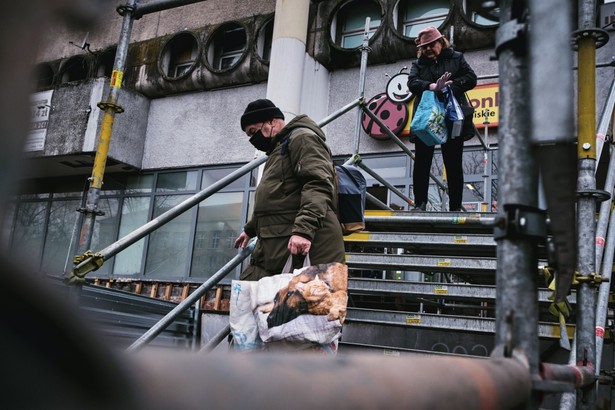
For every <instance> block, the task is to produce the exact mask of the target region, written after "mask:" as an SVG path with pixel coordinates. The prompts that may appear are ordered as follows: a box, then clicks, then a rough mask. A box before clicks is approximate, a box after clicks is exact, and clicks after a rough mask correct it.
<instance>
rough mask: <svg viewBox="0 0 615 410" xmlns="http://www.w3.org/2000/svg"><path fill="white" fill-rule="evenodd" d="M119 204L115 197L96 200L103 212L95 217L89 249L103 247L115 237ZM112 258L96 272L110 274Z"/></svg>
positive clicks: (109, 243)
mask: <svg viewBox="0 0 615 410" xmlns="http://www.w3.org/2000/svg"><path fill="white" fill-rule="evenodd" d="M119 204H120V201H119V199H116V198H101V200H100V201H99V202H98V209H99V210H101V211H103V212H104V213H105V214H104V215H99V216H97V217H96V223H95V224H94V232H93V233H92V245H91V249H98V250H99V249H104V248H106V247H107V246H108V245H111V244H112V243H113V242H115V240H116V239H117V238H116V232H117V228H118V222H119V218H118V211H119V207H120V205H119ZM113 259H114V258H111V259H108V260H106V261H105V263H104V264H103V266H101V267H100V268H99V269H98V270H97V271H96V274H97V275H108V274H110V273H111V268H112V267H113Z"/></svg>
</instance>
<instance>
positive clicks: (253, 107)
mask: <svg viewBox="0 0 615 410" xmlns="http://www.w3.org/2000/svg"><path fill="white" fill-rule="evenodd" d="M274 118H282V119H284V114H282V111H281V110H280V109H279V108H278V107H276V106H275V104H274V103H273V102H271V100H267V99H266V98H262V99H260V100H255V101H252V102H251V103H250V104H248V106H247V107H246V110H245V111H244V113H243V115H242V116H241V129H242V130H244V131H245V129H246V128H247V127H248V126H250V125H252V124H258V123H259V122H266V121H269V120H272V119H274Z"/></svg>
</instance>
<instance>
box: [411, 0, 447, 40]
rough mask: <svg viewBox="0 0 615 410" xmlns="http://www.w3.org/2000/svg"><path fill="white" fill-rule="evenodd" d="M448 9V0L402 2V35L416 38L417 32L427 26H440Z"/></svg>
mask: <svg viewBox="0 0 615 410" xmlns="http://www.w3.org/2000/svg"><path fill="white" fill-rule="evenodd" d="M449 8H450V2H449V0H437V1H434V0H430V1H426V0H423V1H410V0H405V1H402V3H401V10H402V12H401V16H402V19H403V21H402V26H403V33H404V35H405V36H406V37H416V36H417V35H418V33H419V31H421V30H423V29H424V28H426V27H428V26H435V27H439V26H441V25H442V23H444V20H446V17H447V16H448V13H449Z"/></svg>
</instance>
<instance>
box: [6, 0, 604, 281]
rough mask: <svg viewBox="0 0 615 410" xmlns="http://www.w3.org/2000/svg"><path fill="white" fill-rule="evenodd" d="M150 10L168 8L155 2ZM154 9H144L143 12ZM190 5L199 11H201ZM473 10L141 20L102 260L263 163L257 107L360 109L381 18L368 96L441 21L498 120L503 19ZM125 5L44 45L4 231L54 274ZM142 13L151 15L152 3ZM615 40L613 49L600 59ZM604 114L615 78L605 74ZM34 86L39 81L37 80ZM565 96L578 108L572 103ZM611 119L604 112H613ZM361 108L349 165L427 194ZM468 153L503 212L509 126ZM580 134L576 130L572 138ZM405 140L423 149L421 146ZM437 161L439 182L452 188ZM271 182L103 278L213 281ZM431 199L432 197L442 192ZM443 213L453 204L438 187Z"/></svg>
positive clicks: (344, 9) (471, 192)
mask: <svg viewBox="0 0 615 410" xmlns="http://www.w3.org/2000/svg"><path fill="white" fill-rule="evenodd" d="M140 3H142V4H143V5H147V4H148V3H155V2H154V1H149V2H148V1H142V2H140ZM140 3H139V4H140ZM187 3H190V2H187ZM482 3H483V2H479V1H470V0H441V1H410V0H329V1H318V0H312V1H310V0H293V1H292V2H291V1H288V0H277V1H276V0H264V1H258V2H249V1H242V0H224V1H221V0H206V1H200V2H194V3H193V4H186V5H183V6H179V7H175V8H172V9H168V10H163V11H158V12H154V13H149V14H145V15H143V16H141V17H139V18H138V19H136V20H134V23H133V27H132V32H131V36H130V45H129V49H128V57H127V60H126V68H125V70H124V72H122V73H121V75H122V77H123V81H122V88H121V91H120V97H119V101H118V103H119V105H120V106H121V107H122V108H123V110H124V112H123V113H121V114H117V115H116V117H115V122H114V124H113V133H112V138H111V143H110V147H109V153H108V159H107V168H106V172H105V180H104V185H103V190H102V195H101V200H100V210H101V211H102V212H103V213H104V214H101V215H100V216H98V217H97V218H96V225H95V229H94V235H93V239H92V250H96V249H100V248H102V247H104V246H106V245H108V244H110V243H113V242H114V241H115V240H117V239H118V238H121V237H122V236H124V235H126V234H127V233H129V232H131V231H132V230H134V229H135V228H137V227H138V226H140V225H142V224H144V223H145V222H147V221H148V220H150V219H151V218H154V217H156V216H157V215H160V214H161V213H163V212H164V211H166V210H168V209H170V208H171V207H172V206H173V205H175V204H177V203H179V202H181V201H182V200H184V199H185V198H187V197H189V196H190V195H192V194H194V193H196V192H198V191H200V190H201V189H204V188H206V187H207V186H209V185H211V184H212V183H213V182H215V181H217V180H219V179H220V178H222V177H224V176H225V175H228V173H230V172H231V171H233V170H234V169H236V168H238V167H239V166H241V165H243V164H245V163H246V162H249V161H250V160H252V159H253V158H255V156H256V155H257V154H256V153H255V150H254V148H253V147H252V146H251V145H250V144H249V142H248V138H247V137H245V135H244V134H243V133H242V131H241V129H240V126H239V118H240V116H241V114H242V113H243V110H244V108H245V106H246V105H247V103H248V102H250V101H252V100H254V99H257V98H264V97H267V98H270V99H272V100H273V101H274V102H275V103H276V104H277V105H279V106H280V107H281V108H282V110H283V111H284V113H285V115H286V117H287V119H290V118H292V117H293V116H294V115H296V114H300V113H305V114H308V115H309V116H311V117H312V118H313V119H314V120H316V121H317V122H318V121H320V120H322V119H324V118H326V117H327V116H328V115H330V114H332V113H335V112H336V111H337V110H339V109H340V108H342V107H344V106H345V105H347V104H349V103H350V102H352V101H354V100H356V99H357V98H358V97H359V96H360V95H361V92H362V90H361V89H360V83H361V70H360V62H361V47H360V45H361V40H362V38H363V31H364V25H365V18H366V17H369V18H370V26H369V32H370V34H369V35H370V40H369V47H370V51H369V53H368V59H367V69H366V72H365V77H364V80H365V89H364V96H365V99H366V100H368V99H371V98H372V97H374V96H376V95H378V94H380V93H383V92H384V91H385V90H386V85H387V82H388V80H389V79H390V77H392V76H393V75H395V74H397V73H400V72H403V71H404V69H406V68H409V67H410V65H411V63H412V62H413V61H414V59H415V58H416V51H417V50H416V45H415V43H414V39H415V36H416V33H417V32H418V31H419V30H420V29H422V28H424V27H426V26H428V25H435V26H437V27H438V28H439V29H440V31H442V32H443V33H445V34H446V36H447V37H448V38H449V39H450V40H451V43H453V44H454V46H455V48H456V49H457V50H459V51H462V52H464V54H465V56H466V58H467V60H468V62H469V63H470V65H471V66H472V67H473V69H474V70H475V72H476V73H477V75H478V77H479V85H482V86H485V87H488V88H489V89H490V90H491V92H492V94H490V95H491V97H490V98H485V99H482V100H481V99H477V100H476V103H475V108H476V112H477V115H478V121H475V123H477V125H479V127H480V125H481V123H482V121H483V120H482V119H481V118H480V115H481V114H483V113H484V110H485V108H487V109H490V110H491V112H492V113H493V112H494V111H495V112H497V104H498V101H497V83H498V62H497V61H496V60H495V58H493V56H494V55H495V54H494V47H495V41H496V30H497V28H498V22H497V17H496V14H497V10H495V9H485V8H483V6H482ZM124 4H125V2H124V1H121V0H118V1H113V2H109V4H108V5H105V6H104V7H101V9H100V12H99V16H98V19H97V20H96V25H95V26H93V27H88V28H85V29H84V28H81V27H79V26H70V25H69V24H67V23H65V22H62V23H58V24H57V25H54V26H53V27H52V28H51V30H50V32H49V35H48V36H47V37H46V40H45V42H44V43H43V44H42V45H41V47H40V50H39V52H38V57H37V61H36V69H35V72H34V73H33V74H32V75H33V89H32V95H33V105H32V107H33V123H34V124H36V126H35V127H34V128H36V132H33V135H32V138H31V139H30V140H29V141H28V144H27V145H26V148H25V149H24V156H25V157H26V159H27V161H26V169H25V171H24V181H23V184H22V185H23V189H22V192H20V194H19V195H18V196H17V197H16V198H15V201H14V202H13V207H12V210H11V212H10V215H9V218H10V220H11V223H10V224H8V225H7V226H8V228H7V230H6V232H4V241H5V245H6V246H8V247H10V249H11V250H12V251H13V252H16V253H23V254H27V255H29V256H28V258H27V259H28V261H29V262H30V263H31V264H32V265H33V266H34V267H36V268H38V269H42V270H43V271H46V272H48V273H51V274H62V273H63V272H65V271H66V270H67V269H70V267H71V264H72V256H73V255H74V253H75V243H76V237H77V233H78V231H79V229H78V228H79V226H80V225H81V223H82V218H83V214H82V213H80V212H76V210H77V209H80V208H82V207H83V203H84V196H85V192H87V187H88V183H89V181H88V178H89V177H90V175H91V171H92V165H93V160H94V154H95V152H96V147H97V139H98V137H99V135H100V131H101V123H102V117H103V111H102V110H101V109H100V108H99V107H98V106H97V104H98V103H99V102H101V101H103V100H104V99H105V96H106V95H107V93H108V92H109V88H110V78H111V77H112V76H113V75H114V73H113V65H114V57H115V51H116V48H117V42H118V37H119V33H120V29H121V25H122V19H123V17H122V15H121V14H120V13H119V12H118V10H119V11H120V12H121V11H122V6H124ZM137 9H138V8H137ZM611 47H612V45H611V44H610V43H609V44H608V45H607V46H605V47H603V48H601V49H599V50H598V53H597V60H598V63H600V62H602V61H606V60H608V59H609V58H610V54H609V52H610V50H612V48H611ZM599 70H602V71H599V72H598V75H597V107H601V106H602V105H603V104H604V100H605V99H606V96H607V93H608V89H609V86H610V83H611V80H612V79H611V78H610V76H608V75H600V74H601V73H602V72H606V71H607V70H608V71H610V70H612V68H611V67H609V66H605V67H602V68H599ZM24 75H26V73H24ZM562 98H574V97H572V96H562ZM597 111H598V115H600V114H601V113H600V110H599V109H598V110H597ZM358 115H359V112H358V109H353V110H351V111H349V112H348V113H346V114H344V115H342V116H341V117H339V118H338V119H336V120H335V121H333V122H331V123H330V124H328V125H327V126H326V127H325V128H324V129H325V132H326V134H327V142H328V144H329V146H330V147H331V149H332V152H333V154H334V156H335V158H336V159H337V160H340V161H343V160H345V159H347V158H348V157H349V156H351V155H352V154H354V153H355V152H354V149H355V144H356V143H357V138H359V140H358V141H359V153H360V154H361V156H362V159H363V161H364V162H365V163H366V164H367V165H368V166H369V167H370V168H372V169H373V170H375V171H376V172H378V174H379V175H381V176H383V177H384V178H386V179H387V181H390V182H391V183H393V184H394V185H395V186H396V187H398V188H399V189H400V190H401V191H402V192H404V193H406V194H408V195H409V196H410V197H411V196H412V182H411V181H412V178H411V175H412V174H411V172H412V171H411V170H412V161H411V159H410V158H408V156H407V155H406V154H405V153H404V152H403V151H402V150H401V149H400V147H399V146H397V145H396V144H395V143H394V142H392V141H390V140H386V139H378V138H374V137H372V136H370V135H368V134H366V132H365V131H364V130H362V129H361V130H359V132H358V133H357V122H358ZM490 122H491V125H489V126H488V127H487V130H486V132H485V129H484V128H482V127H480V128H479V131H480V132H481V134H482V133H484V135H483V136H484V137H486V138H485V141H486V142H488V143H489V145H490V148H492V149H491V150H489V151H485V150H484V149H483V146H482V145H481V143H480V141H479V139H478V138H474V139H472V140H470V141H468V142H467V143H466V153H465V154H464V155H465V156H464V167H465V169H466V171H467V172H466V174H465V179H466V183H467V186H468V188H467V189H466V192H464V205H465V206H466V207H467V208H468V209H470V210H472V209H481V207H482V209H484V210H487V211H495V210H496V209H497V208H496V206H497V205H496V202H497V126H494V125H497V118H492V117H490ZM571 132H572V131H571ZM402 139H403V141H404V143H405V144H407V146H408V147H409V148H410V149H413V146H412V144H411V143H410V142H409V140H408V138H407V136H402ZM442 168H443V166H442V160H441V156H439V154H437V155H436V158H435V161H434V166H433V173H434V174H436V175H438V176H440V177H442V174H443V170H442ZM256 179H257V177H256V175H251V176H246V177H245V178H242V179H241V180H239V181H237V182H235V183H233V184H231V185H230V186H228V187H226V188H225V189H224V190H222V191H221V192H219V193H217V194H215V195H213V196H211V197H210V198H208V199H207V200H205V201H203V202H202V203H201V204H200V205H199V206H197V207H195V208H194V209H192V210H190V211H188V212H186V213H184V214H182V215H181V216H180V217H178V218H177V219H175V220H174V221H172V222H170V223H169V224H167V225H165V227H163V228H161V229H159V230H158V231H156V232H155V233H154V234H152V235H150V236H148V237H147V238H144V239H142V240H140V241H139V242H137V243H136V244H134V245H132V246H131V247H130V248H128V249H127V250H125V251H124V252H122V253H121V254H119V255H118V256H116V257H114V258H113V259H111V260H109V261H107V262H106V263H105V265H104V266H103V267H102V268H101V269H100V270H98V271H96V272H94V273H93V275H92V276H93V277H104V278H108V277H114V278H128V279H133V278H138V279H146V280H147V279H152V280H154V279H168V280H176V281H200V280H202V278H204V277H208V276H211V275H212V274H213V273H215V271H216V270H217V269H219V268H220V267H221V266H222V265H223V264H224V263H225V262H226V261H228V260H229V259H230V258H231V257H232V256H233V255H234V254H235V252H236V251H235V250H234V249H233V247H232V242H233V240H234V238H235V237H236V236H237V234H238V233H239V232H240V231H241V228H242V226H243V224H244V223H245V221H246V218H247V216H248V215H249V212H250V209H251V208H250V206H251V198H252V194H253V191H254V188H255V184H256ZM368 186H370V193H372V194H373V195H374V196H376V197H378V198H379V199H381V200H382V201H383V202H385V203H387V204H389V206H391V207H392V208H393V209H407V208H408V204H407V203H405V202H404V201H403V200H401V199H400V198H398V197H397V196H395V195H393V194H391V193H390V192H388V191H387V189H386V188H385V187H383V186H382V185H381V184H379V183H378V181H376V180H375V179H373V178H371V177H369V176H368ZM430 195H431V193H430ZM433 199H434V205H433V206H434V207H438V206H440V204H442V203H443V199H442V197H441V195H440V193H439V192H438V190H437V187H436V185H435V184H433Z"/></svg>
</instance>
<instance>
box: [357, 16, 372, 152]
mask: <svg viewBox="0 0 615 410" xmlns="http://www.w3.org/2000/svg"><path fill="white" fill-rule="evenodd" d="M369 25H370V18H369V17H368V18H366V19H365V31H364V33H363V44H362V45H361V70H360V73H359V100H360V101H361V102H363V101H364V100H365V73H366V71H367V54H368V53H369ZM362 115H363V108H362V107H359V108H357V123H356V125H355V137H354V138H355V139H354V154H355V155H356V154H358V153H359V146H360V142H361V118H362Z"/></svg>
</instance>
